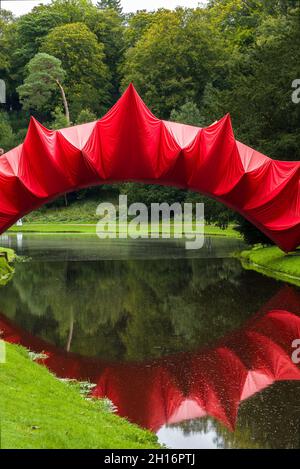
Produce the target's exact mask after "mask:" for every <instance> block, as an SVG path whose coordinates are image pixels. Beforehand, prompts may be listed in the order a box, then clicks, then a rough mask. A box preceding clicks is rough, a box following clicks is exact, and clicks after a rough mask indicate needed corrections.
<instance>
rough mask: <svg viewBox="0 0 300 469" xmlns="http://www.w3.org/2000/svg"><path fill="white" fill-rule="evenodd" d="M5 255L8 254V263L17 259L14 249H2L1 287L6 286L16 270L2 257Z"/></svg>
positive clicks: (0, 251) (0, 265)
mask: <svg viewBox="0 0 300 469" xmlns="http://www.w3.org/2000/svg"><path fill="white" fill-rule="evenodd" d="M3 253H6V255H7V259H8V262H13V260H14V259H15V253H14V251H13V250H12V249H8V248H1V247H0V286H1V285H6V283H7V282H8V281H9V280H10V279H11V277H12V275H13V273H14V269H13V267H11V266H10V265H9V263H8V262H7V260H6V257H2V254H3Z"/></svg>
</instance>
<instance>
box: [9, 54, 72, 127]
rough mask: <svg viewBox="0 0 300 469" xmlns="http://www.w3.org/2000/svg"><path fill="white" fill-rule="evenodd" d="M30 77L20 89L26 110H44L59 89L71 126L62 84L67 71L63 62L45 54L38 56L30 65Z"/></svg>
mask: <svg viewBox="0 0 300 469" xmlns="http://www.w3.org/2000/svg"><path fill="white" fill-rule="evenodd" d="M27 69H28V75H27V77H26V78H25V80H24V84H23V85H21V86H19V87H18V93H19V96H20V100H21V102H22V103H23V106H24V109H37V110H43V109H44V107H45V105H46V104H49V102H50V99H51V97H52V95H53V92H54V91H55V90H56V89H57V87H58V88H59V91H60V93H61V98H62V101H63V105H64V109H65V117H66V121H67V124H68V125H69V124H70V114H69V106H68V102H67V99H66V95H65V91H64V88H63V86H62V82H63V80H64V77H65V71H64V70H63V68H62V66H61V61H60V60H59V59H57V58H56V57H53V56H52V55H49V54H45V53H38V54H36V55H35V56H34V57H33V59H31V60H30V62H29V64H28V67H27Z"/></svg>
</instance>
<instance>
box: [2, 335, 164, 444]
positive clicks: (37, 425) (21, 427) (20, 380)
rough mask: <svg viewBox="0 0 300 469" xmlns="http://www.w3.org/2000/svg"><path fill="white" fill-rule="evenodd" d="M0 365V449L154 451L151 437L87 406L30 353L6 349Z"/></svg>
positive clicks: (96, 403)
mask: <svg viewBox="0 0 300 469" xmlns="http://www.w3.org/2000/svg"><path fill="white" fill-rule="evenodd" d="M6 348H7V353H6V355H7V361H6V363H4V364H0V375H1V380H0V392H1V400H0V411H1V447H2V448H17V449H19V448H22V449H23V448H35V449H37V448H39V449H40V448H41V449H44V448H50V449H55V448H58V449H61V448H67V449H68V448H70V449H71V448H79V449H81V448H107V449H110V448H113V449H117V448H122V449H123V448H158V447H159V445H158V443H157V438H156V436H155V435H154V434H152V433H150V432H148V431H146V430H143V429H140V428H139V427H137V426H136V425H133V424H131V423H129V422H128V421H127V420H125V419H122V418H120V417H118V416H117V415H115V414H113V413H111V412H110V411H109V410H108V408H107V405H105V403H104V401H101V400H86V399H84V398H83V397H82V396H81V395H80V393H79V392H78V390H77V388H75V387H74V386H72V385H70V384H67V383H65V382H61V381H59V380H58V379H57V378H56V377H55V376H53V375H52V374H51V373H50V372H49V371H48V370H47V369H46V368H45V367H44V366H42V365H39V364H37V363H35V362H33V361H31V360H30V359H29V357H28V351H27V350H25V349H24V348H22V347H19V346H16V345H12V344H6Z"/></svg>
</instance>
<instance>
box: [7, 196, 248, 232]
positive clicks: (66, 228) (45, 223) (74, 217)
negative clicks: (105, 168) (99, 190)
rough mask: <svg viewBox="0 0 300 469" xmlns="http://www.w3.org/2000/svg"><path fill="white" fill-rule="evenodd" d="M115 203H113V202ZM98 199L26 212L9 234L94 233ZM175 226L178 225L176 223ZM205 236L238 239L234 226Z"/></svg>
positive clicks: (207, 229) (123, 226) (124, 226)
mask: <svg viewBox="0 0 300 469" xmlns="http://www.w3.org/2000/svg"><path fill="white" fill-rule="evenodd" d="M115 203H117V201H115ZM98 204H99V200H93V199H87V200H78V201H75V202H72V204H70V205H69V206H68V207H47V206H43V207H41V208H40V209H39V210H36V211H34V212H31V213H29V214H28V215H26V216H25V217H24V218H23V225H22V226H13V227H11V228H10V230H9V231H12V232H19V233H27V232H28V233H88V234H94V233H95V231H96V224H97V222H98V221H99V217H98V216H97V215H96V209H97V206H98ZM175 225H176V223H175V224H174V221H173V220H171V233H172V232H173V231H174V226H175ZM177 226H179V225H178V224H177ZM149 230H150V224H148V223H145V224H144V225H143V226H142V227H141V233H148V232H149ZM126 231H127V223H125V222H124V223H123V222H122V223H121V224H120V232H122V233H124V232H126ZM165 231H166V230H164V229H163V226H162V223H159V224H157V225H156V226H155V233H158V234H162V233H163V232H165ZM205 234H207V235H211V236H229V237H232V238H238V237H240V234H239V233H238V232H237V231H235V230H234V225H230V226H229V227H228V228H227V229H225V230H222V229H221V228H219V227H218V226H215V225H205Z"/></svg>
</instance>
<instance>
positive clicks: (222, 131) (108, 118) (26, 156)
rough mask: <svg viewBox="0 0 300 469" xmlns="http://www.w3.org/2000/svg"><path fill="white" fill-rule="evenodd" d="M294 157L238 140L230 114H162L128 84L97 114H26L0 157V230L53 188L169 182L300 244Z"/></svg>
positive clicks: (279, 240)
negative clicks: (201, 119) (89, 119)
mask: <svg viewBox="0 0 300 469" xmlns="http://www.w3.org/2000/svg"><path fill="white" fill-rule="evenodd" d="M299 176H300V162H283V161H274V160H271V159H270V158H268V157H266V156H264V155H262V154H261V153H258V152H257V151H255V150H253V149H251V148H249V147H247V146H246V145H244V144H242V143H240V142H237V141H236V140H235V138H234V135H233V131H232V127H231V121H230V117H229V115H227V116H225V117H224V118H223V119H221V120H220V121H219V122H217V123H215V124H213V125H211V126H210V127H208V128H206V129H199V128H197V127H191V126H187V125H182V124H175V123H171V122H166V121H161V120H159V119H157V118H156V117H155V116H153V114H151V112H150V111H149V109H148V108H147V107H146V106H145V104H144V103H143V101H142V100H141V98H140V97H139V96H138V94H137V93H136V91H135V89H134V88H133V86H132V85H130V86H129V88H128V89H127V91H126V92H125V93H124V94H123V96H122V97H121V99H120V100H119V101H118V102H117V103H116V104H115V106H114V107H113V108H112V109H111V110H110V111H109V112H108V113H107V114H106V115H105V116H104V117H103V118H102V119H100V120H99V121H97V122H93V123H90V124H84V125H80V126H76V127H71V128H68V129H63V130H60V131H50V130H47V129H46V128H45V127H43V126H42V125H41V124H39V123H38V122H37V121H36V120H35V119H33V118H32V119H31V122H30V126H29V129H28V133H27V136H26V138H25V141H24V143H23V145H20V146H19V147H17V148H15V149H13V150H11V151H9V152H8V153H6V154H5V155H3V156H2V157H1V158H0V187H1V195H0V232H3V231H5V230H6V229H7V228H8V227H9V226H11V225H12V224H13V223H15V222H16V221H17V220H18V218H20V217H21V216H23V215H24V214H26V213H28V212H30V211H32V210H34V209H36V208H37V207H39V206H40V205H42V204H44V203H45V202H47V201H49V200H51V199H53V198H55V197H57V196H58V195H60V194H62V193H64V192H68V191H72V190H76V189H79V188H82V187H86V186H91V185H95V184H101V183H104V182H114V181H126V180H127V181H128V180H134V181H141V182H147V183H154V184H155V183H157V184H169V185H174V186H178V187H182V188H187V189H192V190H196V191H199V192H202V193H204V194H207V195H209V196H211V197H215V198H216V199H218V200H220V201H221V202H223V203H224V204H226V205H227V206H229V207H231V208H233V209H235V210H236V211H238V212H240V213H241V214H242V215H243V216H244V217H245V218H248V219H249V220H250V221H251V222H252V223H254V224H255V225H256V226H257V227H258V228H259V229H260V230H261V231H263V232H264V233H265V234H266V235H267V236H268V237H269V238H271V239H272V240H273V241H274V242H275V243H276V244H278V246H280V247H281V248H282V249H284V250H286V251H290V250H293V249H294V248H296V247H297V246H298V245H299V244H300V184H299Z"/></svg>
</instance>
